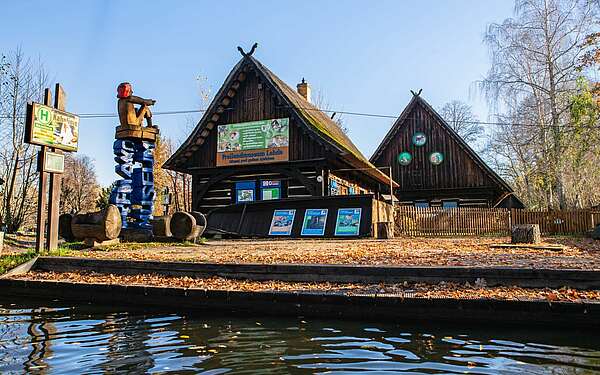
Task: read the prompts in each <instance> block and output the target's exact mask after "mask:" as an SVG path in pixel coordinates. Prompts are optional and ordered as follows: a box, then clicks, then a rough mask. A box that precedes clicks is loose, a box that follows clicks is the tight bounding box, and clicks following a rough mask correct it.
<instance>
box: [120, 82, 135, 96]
mask: <svg viewBox="0 0 600 375" xmlns="http://www.w3.org/2000/svg"><path fill="white" fill-rule="evenodd" d="M131 94H133V89H132V88H131V83H129V82H123V83H121V84H119V87H117V98H127V97H130V96H131Z"/></svg>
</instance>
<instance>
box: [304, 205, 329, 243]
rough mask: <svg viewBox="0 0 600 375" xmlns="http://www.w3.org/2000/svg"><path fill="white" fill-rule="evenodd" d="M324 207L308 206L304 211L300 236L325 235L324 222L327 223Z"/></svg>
mask: <svg viewBox="0 0 600 375" xmlns="http://www.w3.org/2000/svg"><path fill="white" fill-rule="evenodd" d="M327 211H328V210H327V209H326V208H323V209H321V208H308V209H307V210H306V212H305V213H304V221H303V222H302V232H300V234H301V235H302V236H323V235H325V224H326V223H327Z"/></svg>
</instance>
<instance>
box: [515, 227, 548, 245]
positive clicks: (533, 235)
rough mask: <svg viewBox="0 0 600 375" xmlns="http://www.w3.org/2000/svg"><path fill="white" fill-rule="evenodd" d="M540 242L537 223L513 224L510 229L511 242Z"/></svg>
mask: <svg viewBox="0 0 600 375" xmlns="http://www.w3.org/2000/svg"><path fill="white" fill-rule="evenodd" d="M541 242H542V235H541V233H540V226H539V225H538V224H519V225H513V227H512V229H511V243H514V244H516V243H532V244H538V243H541Z"/></svg>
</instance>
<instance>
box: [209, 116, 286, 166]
mask: <svg viewBox="0 0 600 375" xmlns="http://www.w3.org/2000/svg"><path fill="white" fill-rule="evenodd" d="M289 122H290V121H289V119H288V118H280V119H272V120H261V121H252V122H242V123H238V124H227V125H219V126H218V136H217V167H224V166H231V165H247V164H262V163H274V162H278V161H287V160H288V159H289V138H290V136H289V134H290V127H289Z"/></svg>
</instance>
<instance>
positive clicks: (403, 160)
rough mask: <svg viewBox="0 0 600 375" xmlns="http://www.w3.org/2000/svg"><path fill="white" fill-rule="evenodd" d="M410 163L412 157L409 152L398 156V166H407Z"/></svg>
mask: <svg viewBox="0 0 600 375" xmlns="http://www.w3.org/2000/svg"><path fill="white" fill-rule="evenodd" d="M411 161H412V155H411V154H410V152H406V151H404V152H401V153H400V154H399V155H398V163H400V165H409V164H410V162H411Z"/></svg>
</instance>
